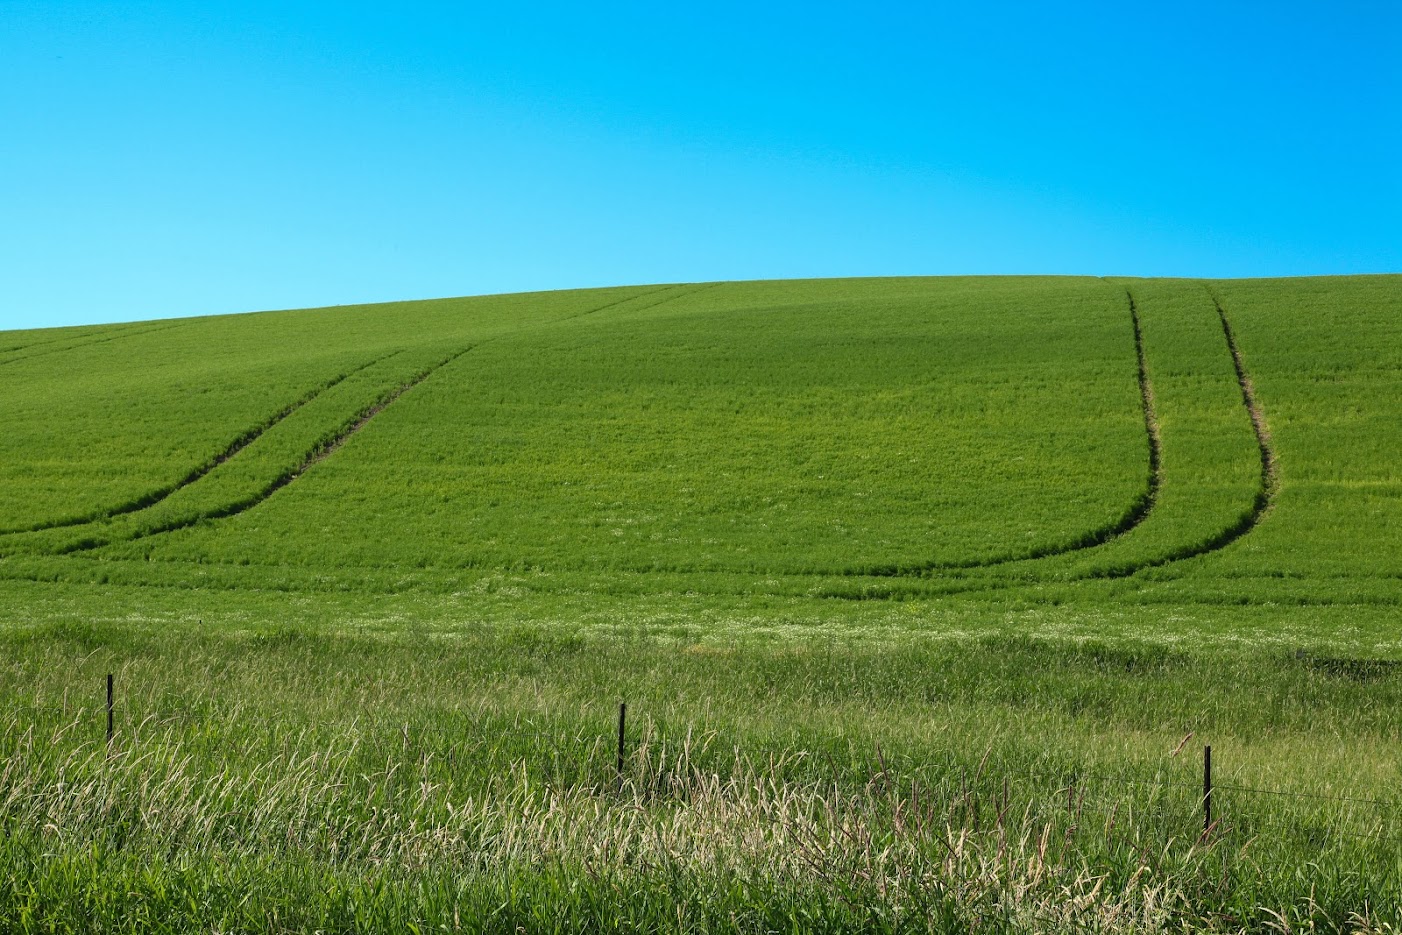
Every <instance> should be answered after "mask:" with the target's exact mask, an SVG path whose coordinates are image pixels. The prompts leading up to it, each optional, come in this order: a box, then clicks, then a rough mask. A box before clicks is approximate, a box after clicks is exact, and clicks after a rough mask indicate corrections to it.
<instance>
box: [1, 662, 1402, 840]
mask: <svg viewBox="0 0 1402 935" xmlns="http://www.w3.org/2000/svg"><path fill="white" fill-rule="evenodd" d="M144 700H145V701H146V702H147V703H146V704H141V703H140V701H138V702H137V703H136V704H131V703H127V704H122V703H120V702H119V700H118V697H117V694H116V686H115V684H114V680H113V676H111V675H109V676H108V677H107V683H106V698H105V700H103V701H100V702H99V703H97V704H93V703H91V702H89V703H76V702H74V703H70V701H69V699H68V697H67V696H65V698H64V700H63V702H62V703H59V704H27V703H24V702H20V701H17V700H12V701H10V702H9V703H4V704H3V705H0V730H3V729H4V726H5V724H6V723H8V724H9V725H10V726H11V727H21V725H26V724H27V725H28V726H27V728H22V729H27V730H30V731H37V730H40V729H41V726H42V725H43V724H44V723H45V722H49V723H50V724H51V726H53V727H54V730H55V734H54V735H53V738H51V739H52V740H57V739H59V738H60V737H61V736H65V735H66V736H70V737H73V738H79V739H81V740H84V741H90V742H93V743H102V744H105V745H106V747H107V749H108V751H109V753H111V754H115V755H120V754H121V751H122V745H123V743H124V742H126V743H150V742H161V741H163V740H170V739H172V738H170V737H169V731H170V729H171V728H188V727H194V726H198V725H209V726H217V725H224V726H232V724H231V723H230V721H229V719H238V718H241V717H242V716H243V714H242V712H241V711H235V710H231V709H229V708H228V707H225V706H221V705H220V704H219V703H218V702H217V701H214V700H211V701H208V702H204V703H197V704H179V703H175V702H177V701H178V699H174V698H171V697H170V696H155V697H149V696H148V697H147V698H146V699H144ZM134 709H136V710H134ZM451 714H452V715H456V716H457V717H458V718H459V722H458V723H454V724H451V725H448V724H427V723H414V722H412V721H410V720H404V719H400V718H396V719H384V718H378V719H377V718H375V717H373V716H369V715H367V716H364V717H360V716H354V717H352V718H350V719H349V720H347V721H345V722H342V723H340V724H339V725H338V729H337V730H336V731H334V732H332V734H331V735H329V736H328V735H327V734H325V733H320V734H318V733H316V732H314V731H310V730H309V729H308V728H306V727H302V728H301V729H300V730H295V731H294V730H292V729H289V731H288V733H286V734H283V735H281V736H280V737H278V738H277V741H278V742H277V743H275V746H276V747H278V748H279V749H280V751H281V752H282V753H284V754H291V753H294V752H296V751H297V750H298V749H299V748H305V749H309V748H311V747H312V745H313V741H314V742H315V744H316V750H317V752H321V751H323V750H327V749H328V747H327V744H328V743H332V744H334V743H336V742H340V743H341V744H342V746H343V747H345V746H346V745H349V747H350V748H353V749H355V750H358V751H360V752H361V753H362V754H364V755H374V756H376V757H380V758H386V759H389V760H393V759H394V758H395V757H396V756H398V757H400V760H401V761H403V760H405V759H407V758H409V757H410V756H411V755H413V756H416V757H420V758H422V757H436V758H437V759H439V760H441V761H443V762H445V763H448V764H450V765H451V764H453V763H454V762H457V761H462V760H467V759H469V758H472V759H475V760H477V761H478V762H479V765H480V762H481V760H482V759H483V757H484V755H485V756H487V757H488V758H490V756H492V755H495V754H497V753H505V754H508V755H511V756H513V757H514V758H515V759H516V760H519V759H521V757H522V755H523V753H524V748H527V747H530V745H531V744H534V746H533V747H530V752H531V753H534V754H535V755H537V756H554V757H556V758H557V759H558V758H559V757H560V756H561V755H562V754H569V755H573V756H578V754H580V753H581V752H582V751H587V752H588V753H589V754H590V755H591V756H593V757H595V758H598V757H600V756H601V755H603V754H611V757H610V758H611V759H612V760H613V763H612V766H613V771H614V772H616V774H617V778H618V780H619V781H620V782H623V781H625V780H628V779H630V778H633V779H636V777H633V776H631V773H630V771H632V772H636V769H635V766H636V764H635V763H634V762H633V757H635V755H636V754H638V753H648V752H649V750H652V749H661V748H666V747H667V746H668V745H669V744H670V745H672V746H673V747H677V746H685V747H686V748H687V749H688V750H689V749H690V748H691V747H692V745H693V742H694V741H696V738H697V736H698V734H697V732H696V731H695V729H694V728H693V727H687V728H686V729H685V732H684V733H678V734H677V735H676V736H672V735H668V734H666V733H663V732H661V731H660V729H659V727H658V725H657V723H656V722H653V721H648V720H644V722H643V727H642V729H639V728H638V727H637V726H636V725H633V730H632V732H631V733H630V731H629V726H630V725H629V723H628V721H627V705H626V704H620V705H619V708H618V719H617V722H616V725H615V724H610V725H608V727H607V729H604V730H601V729H599V728H600V727H601V726H602V725H595V726H592V727H591V726H589V725H586V724H583V723H575V724H574V725H572V726H569V727H565V726H551V725H549V724H548V723H542V722H541V721H539V720H536V719H532V718H530V717H526V716H522V715H521V714H519V713H517V714H515V715H514V716H510V717H507V716H496V717H492V718H478V719H476V720H474V719H472V718H471V717H470V716H468V715H467V714H466V713H464V712H451ZM615 728H616V730H615ZM717 736H718V735H717V734H716V733H714V732H709V733H706V734H705V736H704V737H702V742H701V743H700V744H698V745H699V746H703V747H704V746H705V745H706V743H705V742H706V741H709V740H714V739H715V738H716V737H717ZM1190 736H1191V735H1190ZM174 739H177V740H179V741H180V742H189V740H190V738H189V737H184V738H174ZM1185 743H1186V738H1185V741H1184V744H1185ZM615 744H616V747H615ZM1184 744H1180V749H1179V750H1175V751H1174V756H1175V757H1176V756H1177V755H1178V753H1179V752H1180V751H1182V748H1183V746H1184ZM1184 752H1185V751H1184ZM1201 752H1202V763H1201V765H1202V771H1201V775H1200V778H1199V777H1198V776H1196V775H1195V776H1192V778H1191V779H1189V778H1186V777H1185V776H1182V775H1165V774H1164V772H1163V770H1162V768H1157V769H1156V770H1155V772H1154V774H1153V775H1144V774H1134V773H1130V772H1101V771H1098V770H1096V769H1083V768H1080V767H1078V766H1074V765H1072V766H1070V767H1058V768H1029V767H1027V766H1016V765H1009V764H1006V763H1000V762H992V763H990V762H989V758H988V755H987V754H985V756H984V759H983V760H982V761H981V762H979V764H978V765H977V766H976V767H972V768H971V767H970V766H968V765H967V763H963V764H956V763H941V762H937V761H935V762H932V761H930V760H918V759H913V758H911V757H910V756H909V755H906V756H905V757H904V758H900V759H898V760H895V761H893V760H891V759H890V758H888V757H887V756H886V755H885V754H884V753H883V751H882V750H881V748H880V747H879V746H876V747H874V749H873V750H872V751H871V753H870V754H869V755H868V756H866V757H865V758H864V760H863V762H862V764H861V768H860V770H858V772H859V773H860V774H861V775H862V776H863V777H864V778H863V779H862V782H863V783H864V784H865V785H866V787H867V788H868V789H869V790H870V789H871V788H872V787H873V785H888V786H894V785H898V784H899V783H900V782H901V777H898V776H897V772H898V769H897V768H899V772H901V773H903V774H905V776H904V778H909V779H910V780H911V781H912V782H915V781H916V778H917V776H925V777H927V778H928V776H930V775H934V776H936V777H938V778H939V782H938V783H935V784H934V785H935V786H937V787H939V788H943V789H945V790H946V791H948V792H950V794H951V795H955V796H956V797H957V796H962V797H963V798H964V799H965V800H967V801H970V802H973V801H984V802H986V801H987V800H988V798H989V797H990V789H991V796H992V798H993V799H994V800H996V799H997V798H998V792H999V790H998V787H999V785H1000V784H1001V786H1002V796H1003V797H1004V798H1005V799H1007V798H1009V797H1010V795H1011V790H1010V789H1009V784H1010V783H1011V782H1012V781H1017V782H1019V783H1020V785H1019V788H1018V792H1019V793H1020V795H1021V796H1022V797H1023V798H1027V797H1028V796H1029V786H1034V785H1035V786H1036V787H1038V788H1040V793H1039V794H1037V795H1036V796H1034V797H1037V798H1047V799H1048V800H1051V799H1053V798H1054V799H1056V800H1058V802H1059V804H1060V805H1064V807H1065V809H1066V810H1067V812H1068V814H1071V815H1073V816H1079V815H1081V814H1083V813H1085V812H1087V811H1093V810H1095V809H1096V808H1097V807H1100V808H1101V810H1102V811H1104V810H1105V809H1107V808H1115V809H1118V808H1119V804H1117V803H1114V802H1111V803H1110V804H1109V805H1104V806H1102V805H1100V804H1099V803H1100V802H1101V800H1103V799H1104V796H1103V795H1097V796H1096V797H1094V798H1093V799H1092V800H1091V801H1090V802H1089V803H1088V802H1087V797H1088V795H1089V794H1090V793H1092V792H1097V791H1098V790H1103V789H1105V788H1110V789H1117V790H1123V789H1126V788H1134V789H1139V790H1147V791H1148V792H1150V793H1156V792H1159V791H1163V792H1165V793H1172V794H1174V795H1176V799H1174V801H1175V802H1176V803H1177V804H1178V806H1179V807H1180V808H1182V809H1191V810H1196V811H1199V812H1200V814H1201V827H1202V829H1203V832H1204V833H1205V834H1206V833H1209V832H1211V831H1212V830H1213V828H1214V827H1216V826H1217V824H1220V822H1221V821H1222V819H1223V818H1224V817H1227V815H1228V814H1229V813H1228V812H1226V811H1225V808H1226V806H1227V804H1228V801H1229V800H1230V801H1231V802H1236V801H1239V797H1241V796H1249V797H1270V798H1274V799H1289V800H1295V801H1299V802H1311V803H1315V804H1320V805H1337V806H1341V807H1343V806H1349V807H1355V808H1356V807H1362V808H1367V809H1371V810H1374V812H1375V818H1376V819H1377V820H1379V821H1385V822H1387V823H1388V824H1391V825H1393V826H1396V827H1399V828H1402V798H1398V799H1383V798H1375V797H1367V796H1360V795H1340V794H1332V793H1326V792H1314V791H1303V790H1291V789H1278V788H1263V787H1261V786H1256V785H1250V784H1246V783H1242V782H1232V781H1229V782H1225V783H1223V782H1218V781H1215V779H1214V776H1213V764H1212V748H1211V746H1204V747H1202V748H1201ZM776 753H777V754H778V757H779V759H778V761H777V763H778V766H776V760H775V755H776ZM763 754H764V755H767V756H768V764H769V769H768V773H769V774H770V775H771V776H774V775H777V774H778V773H779V772H781V771H782V768H783V767H792V766H793V764H795V763H798V762H800V761H806V762H811V763H819V762H821V761H823V760H824V759H826V760H827V761H828V762H829V766H830V772H831V781H832V783H833V785H834V786H837V785H838V784H839V781H840V779H843V778H845V779H851V778H852V773H853V764H852V763H850V762H849V763H847V764H845V765H846V767H847V774H846V775H845V776H842V775H841V774H842V773H843V770H842V768H840V767H839V766H838V764H837V763H835V762H833V761H832V753H831V750H823V751H815V750H809V749H805V748H801V747H785V748H782V749H781V750H773V749H769V750H765V751H763ZM734 755H735V758H736V760H737V761H738V760H739V759H740V758H741V757H742V756H743V753H742V751H741V749H740V748H739V747H738V746H736V747H735V749H734ZM1184 759H1185V760H1186V759H1188V757H1184ZM748 762H749V763H750V764H751V765H757V766H758V767H759V769H760V771H761V772H764V769H763V766H764V764H763V763H762V762H760V761H759V760H756V759H755V758H754V757H750V758H749V760H748ZM1180 762H1181V761H1180ZM1181 771H1182V772H1187V768H1186V766H1185V767H1184V768H1182V770H1181ZM653 772H654V773H657V774H658V775H659V776H661V778H663V779H665V778H666V775H665V774H666V773H667V770H666V769H665V768H662V769H660V770H658V769H653ZM812 772H813V771H812V770H810V773H812ZM654 778H657V777H654ZM926 788H929V787H928V786H927V787H926Z"/></svg>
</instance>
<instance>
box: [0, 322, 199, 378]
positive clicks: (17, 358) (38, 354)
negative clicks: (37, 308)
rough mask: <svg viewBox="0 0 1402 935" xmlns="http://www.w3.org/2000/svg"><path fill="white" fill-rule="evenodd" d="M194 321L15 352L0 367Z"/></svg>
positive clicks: (44, 344) (40, 343)
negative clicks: (32, 350)
mask: <svg viewBox="0 0 1402 935" xmlns="http://www.w3.org/2000/svg"><path fill="white" fill-rule="evenodd" d="M195 321H196V319H189V320H187V321H177V322H175V323H174V324H168V325H157V326H156V327H154V328H142V329H140V330H123V331H119V332H118V333H117V334H109V335H105V336H103V337H97V338H93V339H92V340H79V341H76V342H74V343H73V344H65V345H64V346H63V347H52V348H48V349H47V350H42V351H35V352H34V353H33V354H17V355H15V356H13V357H4V358H0V367H3V366H4V365H5V364H16V363H19V362H20V361H22V360H33V359H34V358H36V357H47V356H49V355H50V354H62V353H63V352H65V351H76V350H80V349H81V348H85V347H92V346H93V345H94V344H106V343H108V342H109V341H120V340H122V339H123V338H136V337H140V336H141V335H143V334H151V333H152V332H155V331H169V330H171V329H172V328H185V327H188V326H190V325H192V324H194V322H195ZM61 340H63V339H62V338H54V339H52V340H48V341H36V342H35V343H33V344H26V345H24V346H23V347H19V348H14V350H28V349H30V348H32V347H47V345H49V344H55V343H57V342H58V341H61Z"/></svg>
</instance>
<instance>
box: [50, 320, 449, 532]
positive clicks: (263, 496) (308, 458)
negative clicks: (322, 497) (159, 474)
mask: <svg viewBox="0 0 1402 935" xmlns="http://www.w3.org/2000/svg"><path fill="white" fill-rule="evenodd" d="M474 346H475V345H474ZM470 350H472V346H469V347H465V348H463V349H462V350H460V351H455V352H454V353H452V354H449V355H448V356H447V357H445V358H443V359H442V360H441V361H439V362H438V363H436V364H434V365H433V366H431V367H427V368H425V369H424V370H421V371H420V372H419V373H417V374H415V375H414V376H413V377H412V378H410V379H409V380H406V381H405V382H403V383H401V384H399V385H398V386H396V387H394V388H393V389H391V390H390V391H389V392H388V393H384V394H382V395H381V396H380V398H379V399H378V400H377V401H376V402H374V403H371V404H370V405H369V406H367V407H365V408H364V409H362V410H361V411H360V412H358V413H357V414H356V415H355V416H354V417H353V419H352V421H351V422H350V423H349V424H347V425H346V426H345V427H343V428H342V429H341V430H340V431H339V432H337V433H336V434H335V435H334V436H332V437H331V438H330V439H328V440H327V441H326V442H325V443H323V444H321V445H318V446H317V447H316V448H314V449H312V450H311V451H309V452H308V453H307V454H306V455H305V456H304V457H303V459H302V461H301V462H300V463H299V464H297V465H296V466H295V467H293V468H291V469H289V470H287V471H285V472H283V473H282V474H281V475H280V476H278V477H276V478H274V479H273V480H272V481H271V482H270V483H268V484H265V485H264V486H263V487H262V488H261V489H260V490H258V491H255V492H254V493H253V494H251V495H249V496H247V497H243V498H241V499H239V500H235V501H233V502H231V503H226V504H224V505H223V506H221V507H218V508H217V509H213V510H207V511H201V512H200V513H198V514H194V515H191V516H185V517H181V518H180V519H176V520H172V521H170V522H167V523H162V524H161V525H158V526H154V527H152V528H150V529H143V530H141V531H140V532H137V533H135V534H133V535H130V536H124V537H122V538H121V539H120V540H117V541H122V542H134V541H136V540H137V539H146V538H149V537H150V536H157V535H160V534H162V533H167V532H175V531H176V530H177V529H186V528H188V527H190V526H194V525H196V524H198V523H202V522H204V521H206V520H218V519H227V518H228V517H230V516H237V515H238V514H239V513H243V512H246V511H247V510H251V509H253V508H254V507H255V506H257V505H258V504H260V503H262V502H264V501H265V500H267V499H268V498H269V497H271V496H272V495H273V494H275V493H277V492H278V491H279V490H281V489H282V488H284V487H286V486H287V485H288V484H290V483H292V482H293V481H294V480H296V479H297V478H299V477H301V476H302V474H304V473H305V472H306V471H307V469H308V468H310V467H311V466H312V465H314V464H316V463H317V462H319V461H322V460H324V459H325V458H326V457H327V456H329V455H330V454H332V453H333V452H335V451H336V450H337V449H338V448H340V447H341V446H342V445H344V444H345V443H346V441H347V440H348V439H349V438H350V437H351V436H352V435H354V434H355V433H357V432H359V431H360V430H361V429H363V428H364V427H365V424H366V423H367V422H369V421H370V420H371V419H373V418H374V417H375V416H376V415H378V414H379V413H380V412H381V411H383V410H384V408H385V407H386V406H388V405H389V404H390V403H392V402H394V401H395V400H396V399H398V398H399V397H401V396H403V395H404V394H405V393H407V392H409V391H410V390H412V389H413V388H414V387H416V386H418V385H419V384H420V383H422V382H423V381H424V380H427V379H428V378H429V377H430V376H432V375H433V374H434V373H436V372H438V371H439V370H441V369H442V368H443V367H445V366H447V365H448V364H450V363H452V362H453V361H455V360H457V359H458V358H459V357H461V356H462V355H464V354H466V353H467V352H468V351H470ZM390 356H393V355H390ZM367 366H368V365H367ZM111 544H112V542H109V541H106V540H98V539H92V540H84V541H80V542H75V543H73V544H71V545H68V546H65V547H63V548H61V549H58V550H57V552H56V554H59V555H72V554H74V553H77V552H88V551H91V550H93V549H98V548H102V547H103V546H105V545H111Z"/></svg>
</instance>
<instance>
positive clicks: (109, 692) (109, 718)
mask: <svg viewBox="0 0 1402 935" xmlns="http://www.w3.org/2000/svg"><path fill="white" fill-rule="evenodd" d="M112 733H113V730H112V673H111V672H108V673H107V745H108V746H111V745H112Z"/></svg>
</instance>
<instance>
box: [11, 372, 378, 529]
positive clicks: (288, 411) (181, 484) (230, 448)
mask: <svg viewBox="0 0 1402 935" xmlns="http://www.w3.org/2000/svg"><path fill="white" fill-rule="evenodd" d="M398 353H400V352H399V351H394V352H392V353H389V354H385V355H382V356H380V357H377V358H375V359H374V360H371V361H369V362H367V363H364V364H361V365H360V366H358V367H354V368H352V369H350V370H347V371H346V372H344V373H341V374H338V375H337V376H335V377H333V378H331V379H330V380H328V381H326V382H325V383H323V384H321V385H320V386H318V387H316V388H315V389H313V390H312V391H311V392H309V393H307V394H305V395H304V396H302V397H301V398H300V399H298V400H296V401H295V402H293V403H291V404H289V405H287V406H284V407H283V408H282V409H279V410H278V411H277V412H275V413H273V414H272V415H271V416H269V417H268V418H267V419H264V420H263V421H262V422H260V423H258V425H256V426H254V427H253V428H251V429H249V430H247V431H246V432H244V433H243V434H242V435H240V436H239V437H238V438H235V439H234V440H233V441H232V442H230V443H229V444H228V445H227V446H226V447H225V448H224V450H223V451H220V452H219V453H218V454H216V455H215V456H214V457H213V458H211V459H210V460H208V461H206V462H205V463H204V464H201V465H200V466H199V467H196V468H194V469H193V470H191V471H190V472H189V473H187V474H186V475H185V476H184V477H182V478H180V479H179V480H177V481H175V482H174V483H172V484H167V485H165V486H164V487H158V488H157V489H155V490H152V491H148V492H147V493H144V494H142V495H141V496H139V497H136V498H134V499H132V500H129V501H127V502H126V503H122V504H119V505H117V506H115V507H109V508H107V509H104V510H99V511H95V512H92V513H88V514H85V515H83V516H74V517H68V518H65V519H59V520H51V521H46V522H41V523H35V524H33V525H30V526H21V527H15V528H11V529H0V536H14V535H20V534H22V533H27V532H41V531H43V530H45V529H68V528H71V527H73V526H84V525H87V524H88V523H96V522H101V521H102V520H105V519H112V518H113V517H116V516H125V515H127V514H129V513H137V512H139V511H141V510H144V509H147V508H148V507H153V506H155V505H156V504H157V503H160V502H161V501H162V500H165V499H166V498H167V497H169V496H171V495H172V494H174V493H176V492H177V491H179V490H183V489H184V488H186V487H189V486H190V485H191V484H193V483H195V482H196V481H198V480H199V479H200V478H202V477H204V476H205V475H206V474H208V473H209V472H210V471H212V470H214V469H215V468H217V467H218V466H219V465H221V464H223V463H224V462H225V461H228V460H229V459H230V458H232V457H233V456H234V455H236V454H238V453H239V452H240V451H242V450H243V449H245V448H247V447H248V446H249V445H251V444H253V443H254V442H255V441H257V440H258V438H259V437H260V436H262V435H263V433H265V432H267V431H268V430H269V429H271V428H272V427H273V426H275V425H277V424H278V423H279V422H281V421H283V420H284V419H286V418H287V417H288V416H290V415H292V414H293V413H294V412H296V411H297V410H299V409H301V408H302V407H303V406H305V405H307V404H308V403H310V402H311V401H312V400H314V399H316V398H317V397H318V396H320V395H321V394H322V393H324V392H326V391H327V390H329V389H331V388H332V387H333V386H335V385H336V384H338V383H340V382H341V381H343V380H345V379H346V378H348V377H350V376H353V375H354V374H357V373H359V372H360V371H362V370H364V369H366V368H367V367H371V366H374V365H375V364H377V363H379V362H380V361H382V360H387V359H389V358H390V357H393V356H394V355H395V354H398Z"/></svg>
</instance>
